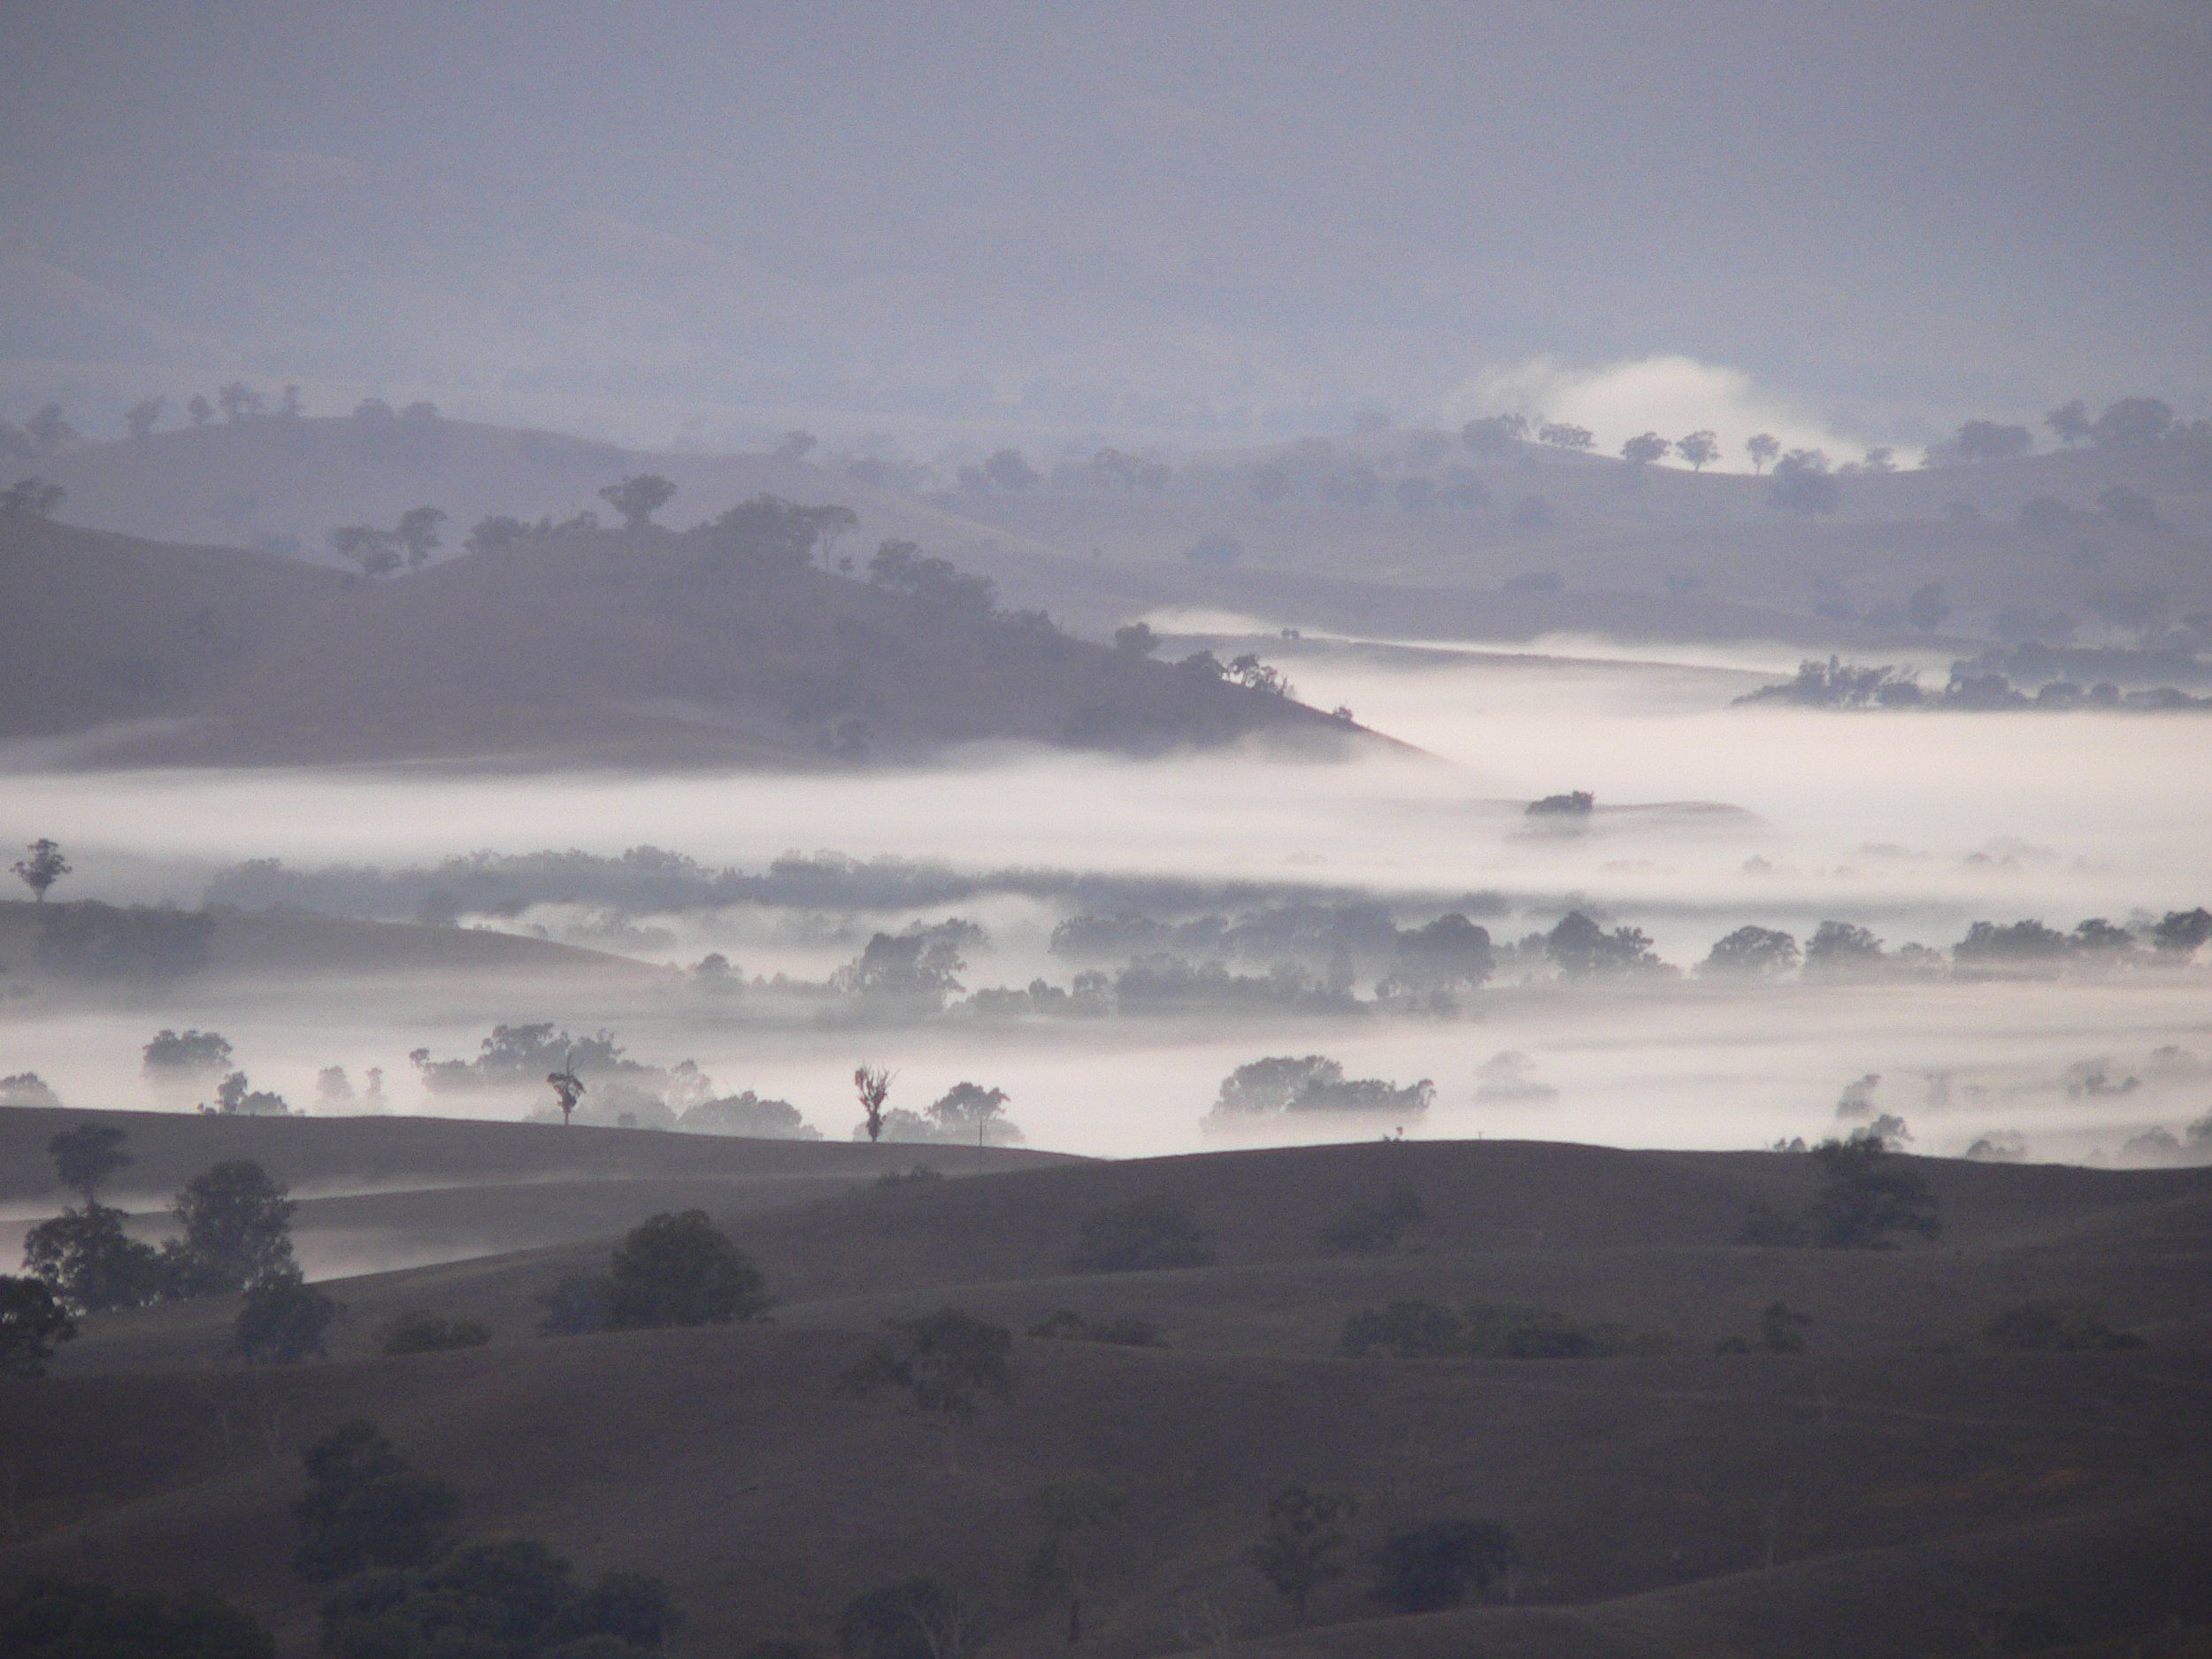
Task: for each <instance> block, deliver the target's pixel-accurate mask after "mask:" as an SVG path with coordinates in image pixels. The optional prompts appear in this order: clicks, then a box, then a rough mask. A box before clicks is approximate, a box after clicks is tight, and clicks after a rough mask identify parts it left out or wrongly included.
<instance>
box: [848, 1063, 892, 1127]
mask: <svg viewBox="0 0 2212 1659" xmlns="http://www.w3.org/2000/svg"><path fill="white" fill-rule="evenodd" d="M892 1075H893V1074H892V1073H891V1072H890V1071H886V1070H885V1069H884V1068H883V1067H882V1066H879V1065H864V1066H861V1067H859V1068H857V1069H856V1071H854V1072H853V1087H854V1088H855V1089H856V1090H858V1091H859V1094H860V1110H861V1112H862V1114H863V1115H864V1118H865V1120H866V1121H865V1127H866V1129H867V1131H868V1139H869V1141H870V1142H871V1143H873V1142H875V1141H880V1140H882V1139H883V1103H884V1102H886V1101H887V1100H889V1099H890V1098H891V1078H892Z"/></svg>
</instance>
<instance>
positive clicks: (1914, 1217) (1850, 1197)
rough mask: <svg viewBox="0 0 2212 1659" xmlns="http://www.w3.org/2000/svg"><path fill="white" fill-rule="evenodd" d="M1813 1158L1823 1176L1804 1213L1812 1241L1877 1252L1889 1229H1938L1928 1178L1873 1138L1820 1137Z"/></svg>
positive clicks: (1930, 1233) (1932, 1232)
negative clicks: (1823, 1178) (1832, 1138)
mask: <svg viewBox="0 0 2212 1659" xmlns="http://www.w3.org/2000/svg"><path fill="white" fill-rule="evenodd" d="M1812 1156H1813V1157H1814V1158H1815V1159H1816V1161H1817V1162H1818V1163H1819V1164H1820V1167H1821V1171H1822V1172H1823V1174H1824V1177H1825V1180H1824V1183H1823V1185H1822V1187H1821V1189H1820V1191H1819V1192H1818V1193H1817V1194H1815V1196H1814V1199H1813V1202H1812V1207H1811V1209H1810V1210H1809V1212H1808V1216H1807V1219H1808V1220H1809V1223H1810V1224H1811V1230H1812V1241H1813V1242H1814V1243H1815V1244H1817V1245H1819V1246H1821V1247H1822V1248H1826V1249H1857V1250H1878V1249H1886V1248H1890V1236H1889V1235H1890V1234H1892V1233H1918V1234H1920V1235H1921V1236H1922V1237H1923V1238H1929V1239H1932V1238H1934V1237H1935V1236H1937V1234H1939V1233H1941V1232H1942V1231H1943V1224H1942V1222H1941V1221H1940V1220H1939V1219H1938V1218H1937V1216H1936V1201H1935V1194H1933V1193H1932V1192H1930V1191H1929V1190H1928V1184H1927V1182H1925V1181H1924V1180H1923V1179H1921V1178H1920V1177H1919V1176H1918V1175H1917V1174H1916V1173H1915V1172H1914V1171H1911V1170H1909V1169H1908V1168H1906V1167H1905V1166H1904V1164H1903V1163H1902V1161H1901V1159H1900V1157H1899V1156H1898V1155H1897V1154H1896V1153H1894V1152H1892V1151H1890V1150H1889V1148H1887V1147H1886V1146H1885V1145H1884V1144H1883V1142H1882V1141H1880V1140H1879V1139H1878V1137H1874V1136H1868V1137H1866V1138H1864V1139H1861V1138H1859V1137H1856V1136H1855V1137H1853V1138H1852V1139H1851V1140H1848V1141H1823V1142H1821V1144H1820V1145H1818V1146H1816V1147H1815V1148H1813V1153H1812Z"/></svg>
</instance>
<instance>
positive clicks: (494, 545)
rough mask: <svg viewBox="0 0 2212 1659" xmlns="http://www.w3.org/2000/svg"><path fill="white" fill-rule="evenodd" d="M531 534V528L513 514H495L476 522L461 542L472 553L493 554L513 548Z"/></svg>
mask: <svg viewBox="0 0 2212 1659" xmlns="http://www.w3.org/2000/svg"><path fill="white" fill-rule="evenodd" d="M528 534H530V526H528V525H526V524H525V523H523V522H522V520H521V519H519V518H516V517H515V516H514V515H513V514H512V513H504V512H495V513H492V514H490V515H488V516H487V517H485V518H479V519H478V520H477V521H476V527H475V528H474V529H473V530H471V531H470V532H469V533H468V534H467V536H466V537H465V538H464V539H463V541H462V542H461V545H462V547H464V548H465V549H467V550H468V551H469V552H471V553H492V552H496V551H497V550H498V549H501V548H503V547H511V546H513V545H514V544H515V543H516V542H518V541H521V540H522V538H523V537H525V536H526V535H528Z"/></svg>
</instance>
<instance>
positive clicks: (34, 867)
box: [14, 838, 69, 904]
mask: <svg viewBox="0 0 2212 1659" xmlns="http://www.w3.org/2000/svg"><path fill="white" fill-rule="evenodd" d="M14 869H15V873H16V874H17V875H19V876H20V877H21V878H22V879H23V885H24V886H25V887H28V888H30V890H31V896H32V897H33V898H34V899H35V900H37V901H38V902H40V903H42V904H43V903H44V902H46V892H47V889H48V888H50V887H52V886H53V885H54V883H55V882H57V881H58V880H60V879H62V878H63V877H64V876H65V875H67V874H68V873H69V863H68V861H67V860H66V859H65V858H64V857H63V856H61V848H60V847H59V845H58V844H57V843H55V842H53V841H47V840H45V839H43V838H41V839H40V840H38V841H33V842H32V843H31V844H30V845H29V846H28V847H27V848H25V849H24V851H23V856H22V857H20V858H19V859H17V860H16V861H15V865H14Z"/></svg>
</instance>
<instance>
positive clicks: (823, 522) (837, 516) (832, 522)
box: [690, 495, 860, 573]
mask: <svg viewBox="0 0 2212 1659" xmlns="http://www.w3.org/2000/svg"><path fill="white" fill-rule="evenodd" d="M859 522H860V518H859V515H858V514H856V513H855V512H854V511H853V510H852V509H851V508H849V507H841V506H835V505H831V506H824V507H802V506H800V505H799V504H798V503H796V502H789V501H786V500H784V498H783V497H782V496H780V495H755V496H753V497H752V498H751V499H750V500H749V501H741V502H740V503H738V504H737V505H736V506H734V507H733V508H731V509H730V510H729V511H727V512H725V513H722V514H720V515H718V517H716V518H714V519H712V520H711V521H710V522H709V523H707V524H704V525H701V526H697V527H696V528H695V529H693V530H692V531H691V532H690V534H693V535H695V536H698V537H700V538H702V539H703V540H704V541H707V542H708V543H709V544H710V545H712V546H715V547H718V548H719V549H724V550H726V551H727V552H728V553H730V554H732V555H733V556H734V557H736V558H737V559H738V560H740V561H741V563H742V564H743V565H746V566H748V567H749V568H751V569H753V570H757V571H761V572H772V573H780V572H787V571H798V570H803V569H805V568H806V566H807V565H809V564H810V563H811V562H812V560H813V557H814V549H815V548H816V547H817V545H818V544H820V543H822V542H824V541H834V539H835V538H836V537H838V536H840V535H842V534H845V533H846V532H847V531H849V530H850V529H852V528H853V527H854V526H856V525H857V524H858V523H859Z"/></svg>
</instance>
